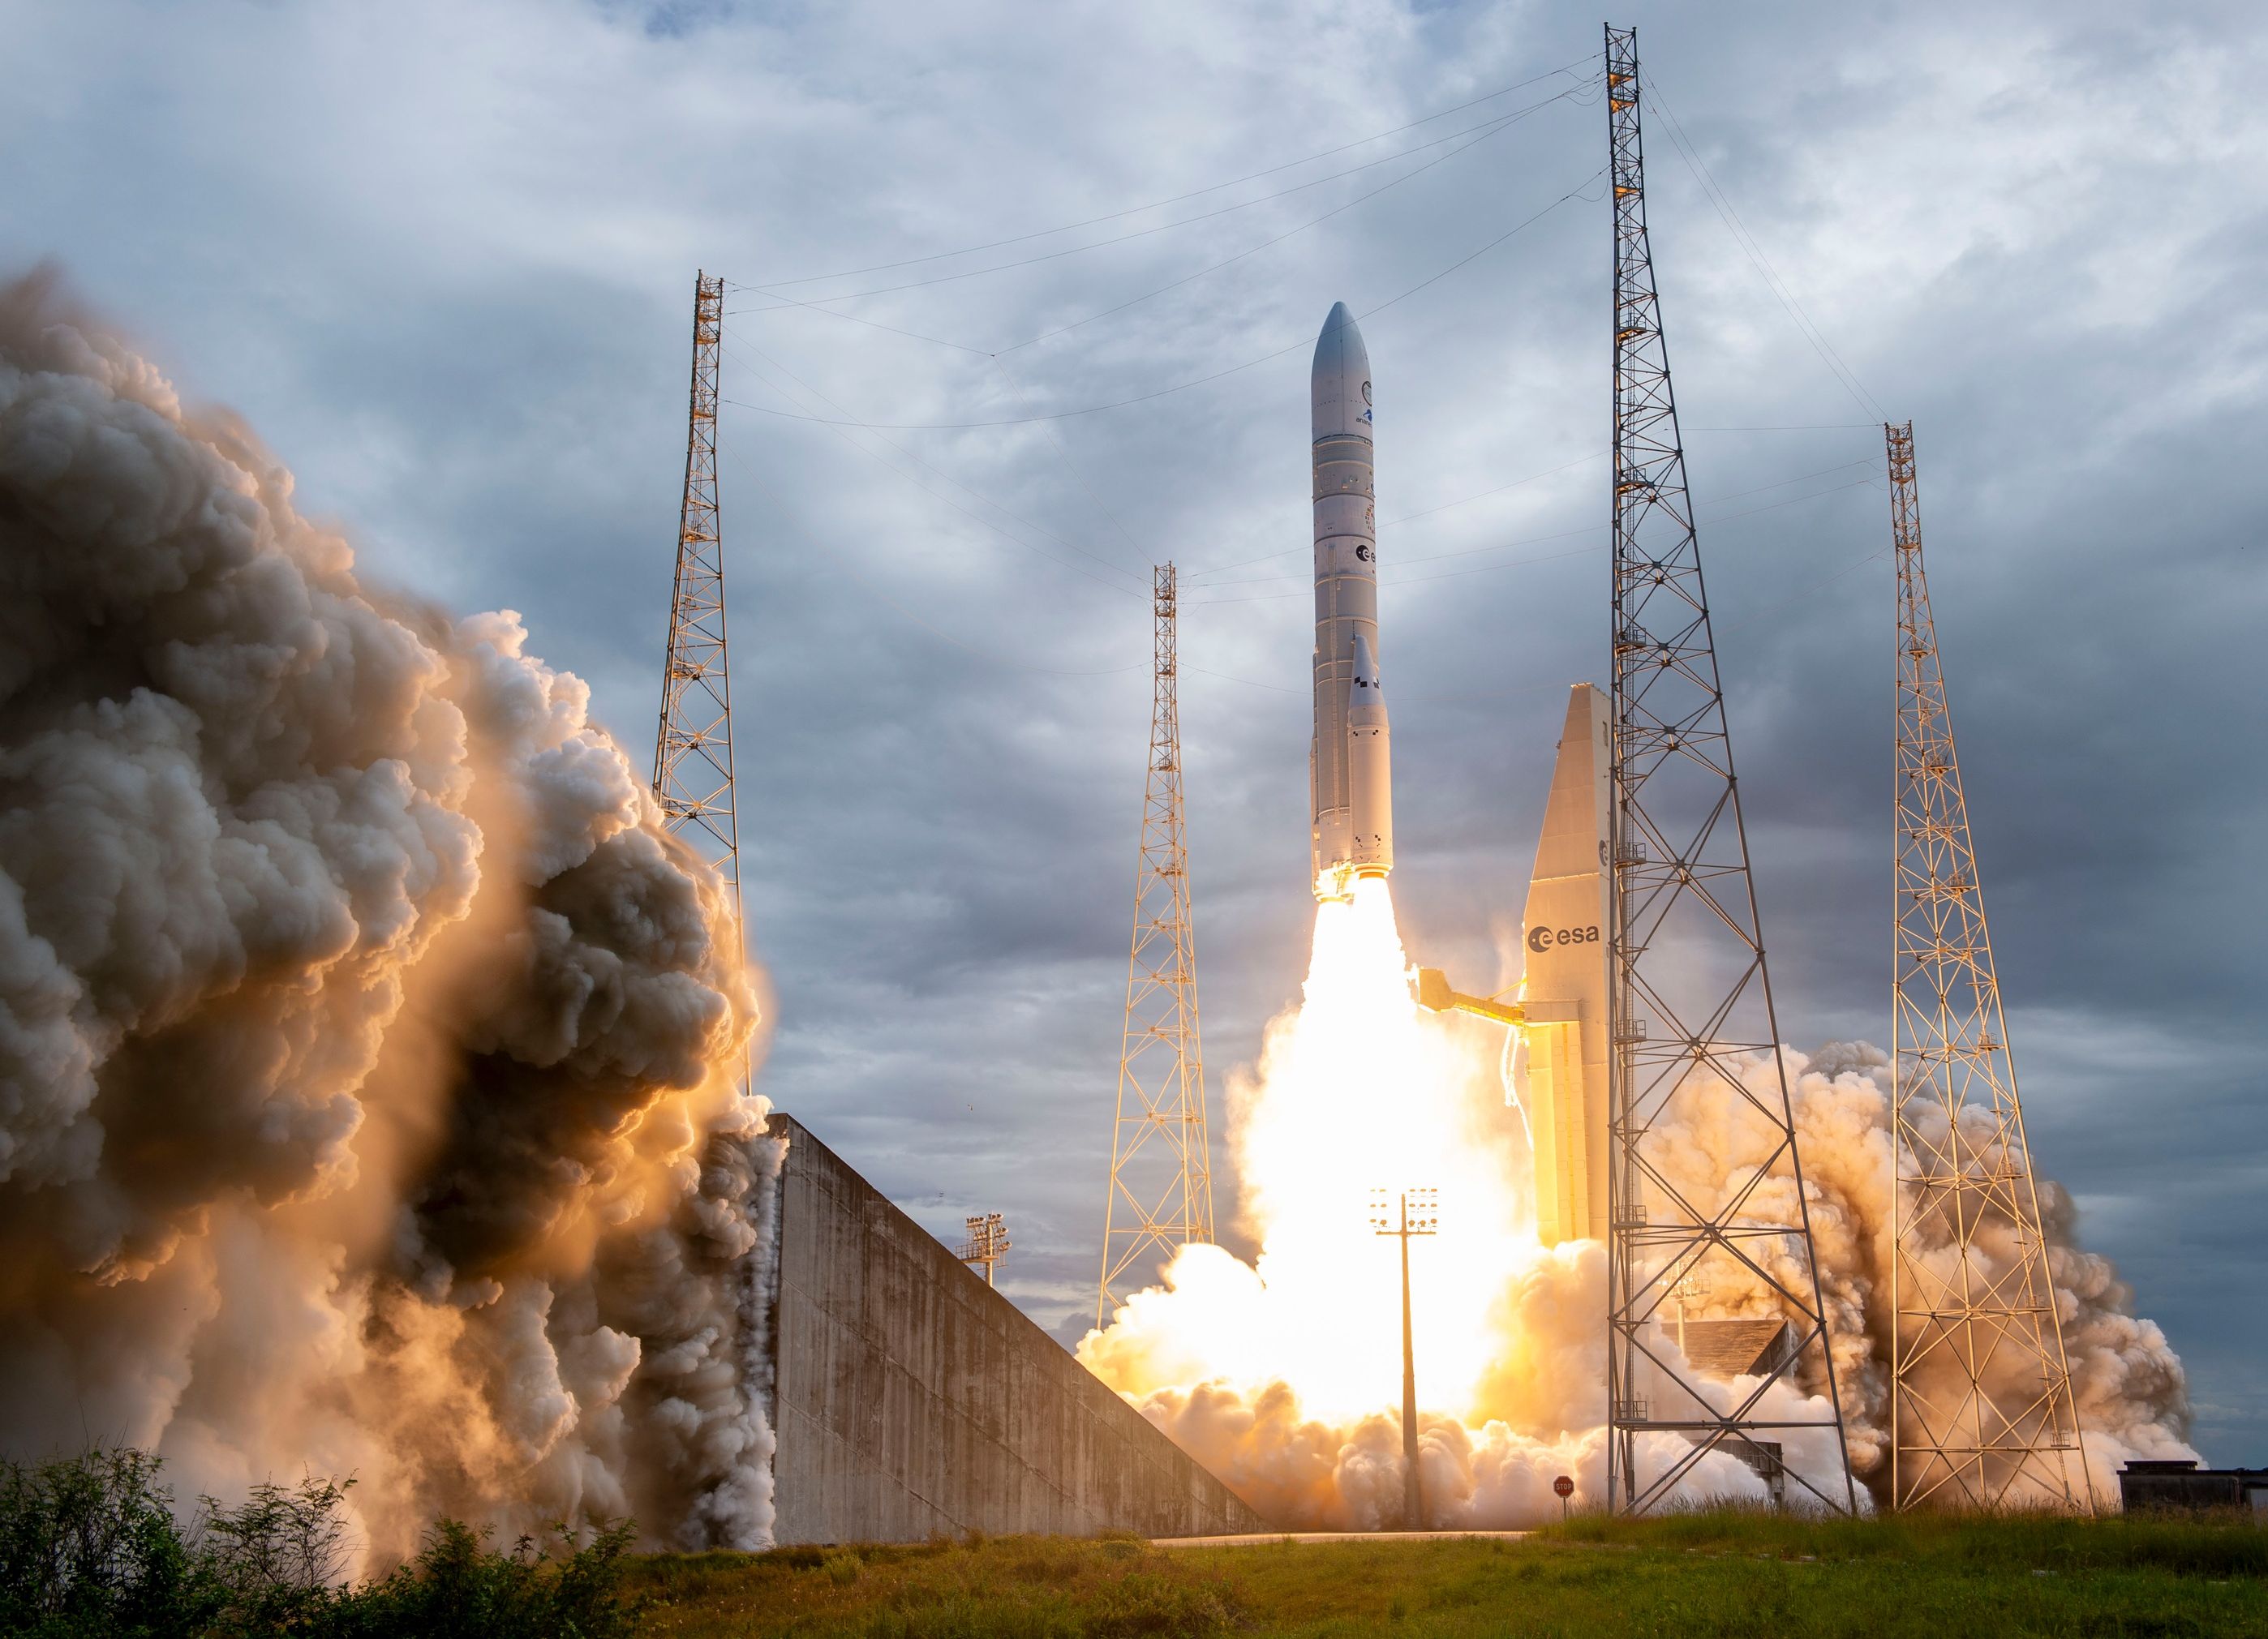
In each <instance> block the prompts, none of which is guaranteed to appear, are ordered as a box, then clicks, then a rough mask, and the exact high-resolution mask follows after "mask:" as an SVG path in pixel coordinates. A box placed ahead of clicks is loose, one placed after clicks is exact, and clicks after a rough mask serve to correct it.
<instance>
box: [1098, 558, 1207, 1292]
mask: <svg viewBox="0 0 2268 1639" xmlns="http://www.w3.org/2000/svg"><path fill="white" fill-rule="evenodd" d="M1151 609H1152V615H1153V617H1154V624H1155V628H1156V644H1155V678H1156V681H1155V687H1154V690H1153V692H1152V699H1151V707H1150V772H1149V781H1148V789H1147V791H1146V792H1145V795H1144V797H1143V801H1142V852H1141V862H1140V864H1139V867H1138V870H1137V871H1136V874H1135V878H1134V941H1133V949H1132V952H1131V953H1130V955H1129V957H1128V959H1127V963H1126V1029H1125V1034H1124V1037H1123V1041H1122V1045H1121V1047H1120V1051H1119V1059H1118V1113H1117V1117H1116V1121H1115V1122H1114V1124H1113V1126H1112V1128H1111V1140H1110V1194H1109V1196H1108V1201H1107V1202H1106V1204H1105V1206H1104V1208H1103V1216H1102V1280H1101V1285H1100V1287H1099V1289H1098V1290H1097V1291H1096V1294H1095V1304H1094V1323H1095V1325H1097V1326H1101V1325H1103V1324H1104V1323H1105V1322H1107V1321H1108V1319H1110V1311H1111V1308H1112V1306H1113V1305H1116V1303H1117V1302H1118V1300H1119V1298H1120V1297H1123V1296H1124V1294H1123V1292H1121V1291H1120V1290H1119V1288H1120V1287H1121V1286H1122V1285H1123V1286H1128V1287H1132V1286H1136V1285H1138V1284H1139V1283H1141V1282H1143V1281H1145V1280H1146V1279H1148V1278H1149V1276H1150V1275H1151V1273H1152V1270H1154V1269H1155V1268H1157V1266H1158V1265H1159V1264H1160V1263H1161V1262H1163V1261H1165V1260H1169V1259H1171V1258H1172V1257H1173V1255H1174V1253H1175V1252H1176V1251H1178V1250H1179V1249H1180V1248H1181V1247H1182V1246H1183V1245H1184V1244H1186V1243H1188V1242H1189V1241H1209V1240H1211V1238H1212V1149H1211V1142H1210V1140H1209V1139H1208V1138H1207V1136H1206V1128H1205V1096H1204V1055H1203V1053H1202V1052H1200V1050H1199V1048H1198V1043H1197V942H1196V939H1195V937H1194V936H1193V935H1192V933H1191V931H1190V927H1189V845H1188V842H1187V839H1186V838H1185V836H1184V835H1183V833H1182V713H1181V706H1180V704H1179V702H1178V699H1177V696H1176V695H1175V658H1174V646H1175V645H1174V628H1175V576H1174V566H1173V565H1172V564H1170V563H1160V565H1158V567H1157V578H1156V584H1155V587H1154V590H1153V593H1152V601H1151Z"/></svg>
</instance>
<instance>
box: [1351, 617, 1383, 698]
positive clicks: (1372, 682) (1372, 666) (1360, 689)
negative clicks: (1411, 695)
mask: <svg viewBox="0 0 2268 1639" xmlns="http://www.w3.org/2000/svg"><path fill="white" fill-rule="evenodd" d="M1351 696H1352V698H1354V699H1356V700H1365V699H1367V700H1371V701H1381V700H1384V699H1385V698H1386V690H1385V688H1384V687H1382V686H1381V684H1380V682H1379V680H1378V657H1377V656H1376V655H1375V654H1373V653H1372V652H1371V648H1370V639H1369V638H1367V637H1366V636H1363V635H1362V634H1361V633H1360V632H1357V633H1356V634H1355V635H1354V680H1353V687H1352V690H1351Z"/></svg>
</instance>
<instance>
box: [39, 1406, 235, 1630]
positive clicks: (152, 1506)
mask: <svg viewBox="0 0 2268 1639" xmlns="http://www.w3.org/2000/svg"><path fill="white" fill-rule="evenodd" d="M227 1603H228V1596H227V1592H226V1590H225V1587H224V1586H223V1584H221V1582H220V1580H219V1579H218V1577H217V1576H216V1575H215V1574H214V1572H213V1569H212V1568H211V1567H210V1565H209V1564H208V1563H207V1562H206V1561H205V1560H203V1558H202V1557H200V1556H199V1555H198V1554H195V1553H194V1552H193V1551H192V1550H191V1547H190V1545H189V1544H188V1542H186V1541H185V1540H183V1539H182V1535H181V1532H180V1527H179V1526H178V1525H176V1524H175V1523H174V1519H173V1494H172V1493H171V1492H169V1491H167V1490H166V1488H164V1487H162V1486H160V1485H159V1484H158V1459H156V1458H155V1457H152V1456H151V1455H150V1454H149V1453H148V1452H137V1451H132V1450H122V1451H108V1452H87V1453H85V1455H83V1456H79V1457H70V1458H64V1459H61V1460H59V1461H55V1462H49V1463H42V1464H40V1466H37V1467H26V1466H24V1465H22V1464H20V1463H13V1462H6V1461H4V1460H0V1633H10V1634H31V1635H40V1639H67V1636H68V1639H76V1636H77V1635H118V1639H174V1635H180V1636H181V1639H188V1636H189V1635H198V1634H202V1633H204V1632H206V1631H207V1630H208V1629H209V1628H210V1627H211V1626H212V1624H213V1623H214V1622H215V1621H216V1620H217V1618H218V1617H219V1616H220V1615H221V1613H222V1612H223V1611H224V1610H225V1607H226V1606H227Z"/></svg>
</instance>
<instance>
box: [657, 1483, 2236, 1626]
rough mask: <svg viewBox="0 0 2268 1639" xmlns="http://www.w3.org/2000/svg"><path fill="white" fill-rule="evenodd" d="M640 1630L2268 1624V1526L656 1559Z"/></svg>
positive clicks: (1576, 1535) (1643, 1524) (1698, 1517)
mask: <svg viewBox="0 0 2268 1639" xmlns="http://www.w3.org/2000/svg"><path fill="white" fill-rule="evenodd" d="M634 1580H635V1581H636V1583H637V1584H638V1585H639V1586H640V1587H641V1588H642V1589H643V1590H644V1591H646V1592H648V1593H649V1594H651V1595H653V1596H656V1597H657V1598H658V1599H659V1600H660V1601H662V1602H661V1603H659V1604H657V1605H656V1606H654V1607H653V1608H652V1610H651V1611H650V1613H648V1615H647V1617H646V1619H645V1622H644V1626H643V1627H642V1628H641V1629H640V1632H641V1633H647V1634H654V1635H671V1636H672V1639H724V1635H734V1636H735V1639H742V1636H747V1639H755V1636H756V1635H772V1634H788V1633H794V1634H798V1635H854V1634H855V1635H905V1636H907V1639H912V1636H914V1635H939V1636H942V1635H991V1634H1000V1635H1146V1634H1156V1635H1223V1636H1224V1639H1227V1636H1228V1635H1236V1636H1238V1639H1264V1636H1265V1635H1318V1636H1320V1635H1360V1634H1373V1633H1391V1634H1394V1635H1429V1636H1430V1635H1457V1636H1458V1639H1465V1636H1467V1635H1470V1636H1472V1639H1478V1636H1479V1635H1502V1634H1529V1633H1534V1634H1565V1635H1578V1634H1580V1635H1585V1639H1594V1636H1608V1639H1611V1636H1613V1635H1640V1634H1645V1635H1659V1634H1677V1635H1726V1636H1727V1639H1729V1636H1731V1635H1742V1636H1743V1639H1745V1635H1756V1634H1768V1635H1773V1639H1801V1636H1804V1635H1875V1634H1885V1635H1931V1639H1943V1636H1944V1635H1965V1634H1980V1635H1981V1634H1994V1635H1998V1634H2038V1635H2064V1634H2070V1635H2082V1634H2083V1635H2115V1634H2156V1635H2175V1634H2179V1635H2218V1634H2259V1633H2264V1632H2268V1530H2263V1529H2261V1528H2259V1527H2257V1526H2255V1525H2251V1524H2250V1523H2249V1521H2248V1522H2238V1521H2230V1522H2227V1523H2220V1522H2210V1521H2199V1522H2191V1521H2181V1522H2176V1521H2161V1520H2133V1521H2129V1520H2124V1519H2121V1518H2110V1519H2105V1520H2101V1521H2086V1520H2073V1519H2056V1518H1901V1519H1889V1520H1874V1519H1867V1520H1859V1521H1852V1522H1845V1523H1837V1522H1819V1521H1805V1520H1800V1519H1786V1518H1771V1517H1769V1516H1758V1515H1756V1514H1750V1513H1705V1514H1695V1515H1687V1516H1682V1517H1676V1518H1665V1519H1657V1520H1649V1521H1640V1522H1623V1521H1607V1520H1600V1519H1595V1518H1577V1519H1576V1520H1574V1521H1572V1523H1571V1524H1570V1525H1566V1526H1564V1527H1562V1526H1552V1527H1550V1528H1547V1529H1545V1530H1542V1531H1538V1532H1534V1533H1532V1534H1531V1535H1529V1536H1528V1538H1526V1539H1525V1540H1506V1539H1503V1538H1484V1537H1463V1536H1451V1535H1447V1534H1440V1535H1434V1536H1432V1537H1428V1538H1424V1539H1412V1538H1410V1537H1403V1536H1372V1537H1343V1538H1335V1539H1330V1540H1321V1541H1287V1540H1284V1539H1281V1538H1269V1539H1265V1540H1262V1541H1259V1542H1256V1543H1254V1544H1252V1545H1249V1546H1242V1547H1222V1548H1219V1549H1218V1550H1217V1551H1214V1552H1210V1553H1202V1554H1197V1553H1188V1552H1181V1551H1169V1550H1166V1549H1163V1548H1160V1547H1157V1546H1155V1545H1153V1544H1152V1543H1149V1542H1145V1541H1143V1540H1139V1539H1136V1538H1132V1537H1110V1538H1104V1539H1100V1540H1096V1539H1086V1540H1076V1539H1070V1538H1063V1537H998V1538H993V1539H990V1540H976V1541H968V1542H950V1543H947V1542H939V1543H930V1544H921V1545H909V1546H898V1547H874V1548H865V1549H858V1548H848V1547H834V1548H818V1547H806V1548H788V1549H782V1550H780V1551H778V1552H777V1553H773V1554H752V1555H733V1554H704V1555H699V1556H692V1557H682V1558H679V1557H657V1558H653V1559H649V1560H644V1561H641V1562H639V1563H638V1565H637V1569H636V1571H635V1574H634Z"/></svg>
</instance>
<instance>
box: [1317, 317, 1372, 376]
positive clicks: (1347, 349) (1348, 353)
mask: <svg viewBox="0 0 2268 1639" xmlns="http://www.w3.org/2000/svg"><path fill="white" fill-rule="evenodd" d="M1355 361H1359V363H1360V364H1361V365H1362V366H1363V368H1362V369H1361V370H1360V371H1359V373H1360V374H1361V375H1364V376H1367V375H1368V374H1369V373H1370V371H1369V369H1368V365H1369V364H1370V351H1369V349H1367V348H1366V347H1364V346H1363V344H1362V327H1360V326H1359V325H1358V324H1356V323H1355V321H1354V314H1353V313H1352V312H1350V311H1349V309H1348V307H1347V305H1346V304H1345V303H1344V302H1333V303H1332V304H1331V312H1330V317H1329V318H1328V319H1326V320H1323V328H1322V334H1320V335H1318V336H1316V338H1315V373H1316V374H1317V375H1319V376H1320V375H1322V374H1323V373H1324V372H1325V371H1331V372H1333V373H1337V372H1339V371H1344V369H1345V368H1346V366H1347V364H1349V363H1351V362H1355Z"/></svg>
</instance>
